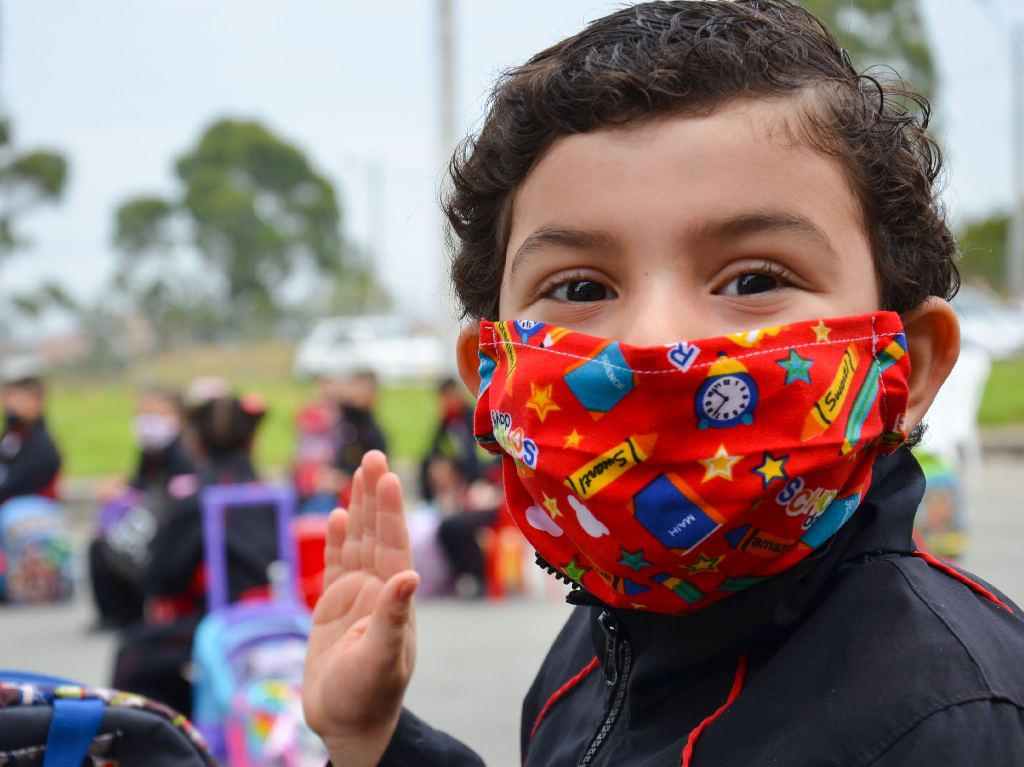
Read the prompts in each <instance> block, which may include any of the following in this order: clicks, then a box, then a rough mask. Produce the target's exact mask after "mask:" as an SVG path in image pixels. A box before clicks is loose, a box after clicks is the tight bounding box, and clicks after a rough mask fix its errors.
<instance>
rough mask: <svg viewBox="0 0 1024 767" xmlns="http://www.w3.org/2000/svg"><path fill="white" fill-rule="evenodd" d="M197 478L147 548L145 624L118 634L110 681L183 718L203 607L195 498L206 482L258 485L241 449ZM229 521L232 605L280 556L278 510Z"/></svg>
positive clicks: (232, 513) (245, 512)
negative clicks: (193, 640)
mask: <svg viewBox="0 0 1024 767" xmlns="http://www.w3.org/2000/svg"><path fill="white" fill-rule="evenodd" d="M195 479H196V481H195V483H194V492H192V493H189V494H187V495H183V497H180V498H178V499H176V500H174V501H173V502H172V504H171V507H170V509H169V511H168V513H167V515H166V517H165V518H164V519H163V520H162V522H161V524H160V529H159V530H158V532H157V534H156V536H155V537H154V538H153V541H152V543H151V544H150V559H149V562H148V564H147V568H146V573H145V577H144V579H143V585H144V588H145V592H146V596H147V602H148V604H147V610H148V611H149V612H148V614H147V620H149V621H150V622H149V623H148V624H143V625H138V626H135V627H133V628H131V629H129V630H128V631H126V632H125V633H124V635H123V636H122V637H121V642H120V647H119V649H118V653H117V657H116V659H115V661H114V674H113V681H112V687H114V688H115V689H120V690H131V691H132V692H137V693H140V694H142V695H145V696H147V697H150V698H153V699H154V700H158V701H160V702H161V703H164V704H166V705H168V706H171V707H172V708H174V709H175V710H177V711H180V712H181V713H183V714H185V715H186V716H188V715H190V714H191V710H192V691H191V687H190V685H189V681H188V673H187V672H188V665H189V661H190V659H191V654H192V637H193V635H194V633H195V628H196V625H197V624H198V622H199V620H200V618H201V617H202V615H203V614H204V612H205V609H206V604H205V602H206V600H205V594H204V592H203V585H204V579H203V572H204V566H203V563H204V557H203V531H202V524H203V523H202V511H201V507H200V501H199V493H200V492H201V490H202V489H203V488H205V487H208V486H210V485H223V484H234V483H240V482H252V481H255V480H256V472H255V469H254V468H253V465H252V462H251V460H250V459H249V457H248V455H246V454H245V453H243V452H241V451H238V452H232V453H228V454H222V455H219V456H216V457H213V458H211V459H210V460H209V461H208V462H207V463H206V464H205V465H204V466H202V467H201V468H200V469H199V471H198V472H197V475H196V478H195ZM226 516H227V521H226V525H227V527H226V530H225V532H226V535H225V541H226V546H227V571H228V572H227V580H228V595H229V599H231V600H232V601H234V600H237V599H239V598H240V597H242V596H243V595H244V594H245V592H247V591H250V590H252V589H258V588H261V587H265V586H266V585H267V581H268V579H267V567H268V565H269V564H270V563H271V562H273V561H274V560H275V559H277V532H276V510H275V509H274V508H272V507H263V506H257V507H251V508H244V509H237V510H231V509H229V510H228V513H227V515H226ZM154 605H158V606H159V608H158V609H156V610H154V609H153V606H154Z"/></svg>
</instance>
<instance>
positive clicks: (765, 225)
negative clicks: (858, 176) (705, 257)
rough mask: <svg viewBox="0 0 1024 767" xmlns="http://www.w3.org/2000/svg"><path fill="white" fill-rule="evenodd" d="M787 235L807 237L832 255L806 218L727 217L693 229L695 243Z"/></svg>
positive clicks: (776, 215) (790, 215) (828, 243)
mask: <svg viewBox="0 0 1024 767" xmlns="http://www.w3.org/2000/svg"><path fill="white" fill-rule="evenodd" d="M778 231H789V232H795V233H798V234H804V235H808V236H810V238H811V239H814V240H817V241H818V242H819V243H820V244H821V246H822V247H823V248H824V249H825V250H826V251H828V253H829V255H832V254H833V253H834V251H833V250H832V241H831V240H829V238H828V235H826V234H825V232H824V231H822V229H821V227H819V226H818V225H817V224H815V223H814V222H813V221H811V219H809V218H807V217H806V216H801V215H799V214H797V213H788V212H782V211H757V212H754V213H743V214H740V215H738V216H731V217H729V218H726V219H722V220H721V221H714V222H711V223H707V224H704V225H702V226H700V227H699V228H698V229H697V232H696V235H697V237H698V238H699V239H711V240H726V239H738V238H740V237H746V236H749V235H752V234H761V233H763V232H778Z"/></svg>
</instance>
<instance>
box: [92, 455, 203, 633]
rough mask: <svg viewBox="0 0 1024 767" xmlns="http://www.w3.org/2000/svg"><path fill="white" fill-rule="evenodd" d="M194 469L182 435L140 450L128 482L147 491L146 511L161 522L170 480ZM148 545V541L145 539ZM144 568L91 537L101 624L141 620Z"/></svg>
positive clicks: (122, 623)
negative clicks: (147, 449)
mask: <svg viewBox="0 0 1024 767" xmlns="http://www.w3.org/2000/svg"><path fill="white" fill-rule="evenodd" d="M194 472H195V466H194V464H193V462H192V459H191V457H189V455H188V453H187V452H186V450H185V446H184V444H183V441H182V439H181V437H180V436H179V437H176V438H175V439H174V440H173V441H172V442H171V443H170V444H169V445H167V446H166V447H165V448H163V449H162V450H154V451H145V450H144V451H142V452H140V454H139V462H138V466H137V467H136V470H135V473H134V474H133V475H132V478H131V481H130V483H129V484H130V486H131V487H133V488H135V489H136V490H139V491H140V492H142V493H145V508H146V511H147V512H148V513H149V515H150V517H151V518H152V519H153V521H154V523H156V524H157V525H159V523H160V521H161V520H162V519H163V518H164V516H165V514H166V513H167V512H168V508H169V506H170V495H169V491H168V486H169V484H170V483H171V481H172V480H173V479H174V478H175V477H183V476H186V475H190V474H193V473H194ZM145 545H148V541H147V542H143V543H142V546H145ZM143 550H145V549H143ZM142 569H143V565H142V564H141V563H140V562H138V561H136V560H135V559H134V558H132V557H130V556H128V555H126V554H125V553H124V552H122V551H118V550H117V549H115V548H114V547H113V546H111V544H110V542H109V541H108V540H107V539H105V538H94V539H93V540H92V542H91V543H90V544H89V580H90V582H91V583H92V593H93V601H94V603H95V605H96V612H97V613H98V615H99V625H101V626H108V627H115V626H129V625H131V624H133V623H135V622H136V621H140V620H142V616H143V608H144V602H145V593H144V591H143V583H142V575H143V573H142Z"/></svg>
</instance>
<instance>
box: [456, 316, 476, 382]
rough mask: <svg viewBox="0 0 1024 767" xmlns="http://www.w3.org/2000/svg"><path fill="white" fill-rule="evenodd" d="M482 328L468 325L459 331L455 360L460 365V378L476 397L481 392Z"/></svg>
mask: <svg viewBox="0 0 1024 767" xmlns="http://www.w3.org/2000/svg"><path fill="white" fill-rule="evenodd" d="M479 349H480V328H479V326H478V325H476V324H472V325H466V326H464V327H463V328H462V330H460V331H459V340H458V341H456V342H455V359H456V361H457V362H458V364H459V377H460V378H461V379H462V383H464V384H465V385H466V388H467V389H469V391H470V393H471V394H472V395H473V396H474V397H476V395H477V392H479V391H480V355H479Z"/></svg>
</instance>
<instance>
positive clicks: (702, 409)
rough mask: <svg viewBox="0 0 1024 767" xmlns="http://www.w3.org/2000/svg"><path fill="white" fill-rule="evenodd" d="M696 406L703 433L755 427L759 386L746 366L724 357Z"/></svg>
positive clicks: (713, 369)
mask: <svg viewBox="0 0 1024 767" xmlns="http://www.w3.org/2000/svg"><path fill="white" fill-rule="evenodd" d="M694 404H695V407H696V410H697V426H698V427H699V428H701V429H706V428H708V427H709V426H713V427H715V428H718V429H724V428H727V427H729V426H736V425H737V424H743V425H749V424H752V423H753V422H754V409H755V408H756V407H757V382H756V381H754V379H753V378H752V377H751V376H750V373H749V372H748V371H747V368H746V367H745V366H744V365H743V363H742V362H737V361H736V360H733V359H730V358H729V357H727V356H725V355H724V354H723V355H721V356H720V357H719V359H718V361H717V362H715V364H714V365H712V366H711V367H710V368H709V369H708V375H707V378H706V379H705V380H704V383H703V384H701V386H700V388H699V389H698V390H697V397H696V401H695V403H694Z"/></svg>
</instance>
